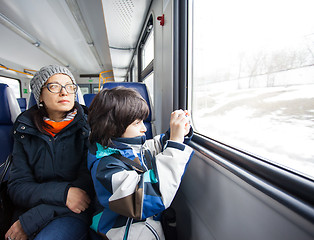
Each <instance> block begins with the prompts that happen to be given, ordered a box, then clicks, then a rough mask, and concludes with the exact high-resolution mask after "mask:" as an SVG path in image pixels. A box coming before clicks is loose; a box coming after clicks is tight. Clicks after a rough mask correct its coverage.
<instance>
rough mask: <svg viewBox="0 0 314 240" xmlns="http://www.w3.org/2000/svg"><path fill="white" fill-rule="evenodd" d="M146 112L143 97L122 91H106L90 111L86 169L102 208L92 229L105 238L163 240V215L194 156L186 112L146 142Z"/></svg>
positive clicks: (177, 113)
mask: <svg viewBox="0 0 314 240" xmlns="http://www.w3.org/2000/svg"><path fill="white" fill-rule="evenodd" d="M148 114H149V109H148V106H147V103H146V102H145V100H144V99H143V98H142V97H141V95H140V94H139V93H138V92H136V91H135V90H133V89H130V88H124V87H116V88H113V89H110V90H109V89H103V90H102V91H101V92H99V93H98V94H97V95H96V96H95V98H94V100H93V102H92V104H91V106H90V108H89V114H88V123H89V125H90V127H91V134H90V142H91V146H90V149H89V154H88V165H89V166H88V167H89V169H90V171H91V175H92V178H93V181H94V187H95V190H96V193H97V197H98V200H99V202H100V204H101V205H102V209H101V211H100V212H99V213H98V214H97V215H95V216H94V218H93V224H92V226H91V227H92V228H93V229H94V230H95V231H96V232H98V233H99V234H100V235H101V236H102V237H103V238H104V239H145V240H146V239H164V234H163V231H162V227H161V223H160V221H159V219H160V213H161V212H162V211H163V210H165V209H166V208H168V207H169V206H170V204H171V202H172V200H173V198H174V196H175V194H176V192H177V190H178V188H179V185H180V182H181V178H182V176H183V174H184V172H185V169H186V166H187V164H188V162H189V160H190V159H191V157H192V155H193V150H192V149H191V148H190V147H189V146H187V145H185V144H184V143H183V142H185V143H186V142H188V141H189V140H190V138H191V136H192V133H193V131H192V129H191V127H190V124H189V121H188V119H187V117H186V115H187V112H186V111H182V110H177V111H174V112H173V113H172V114H171V119H170V133H169V131H168V132H167V133H166V134H162V135H159V136H156V137H154V139H151V140H147V141H146V138H145V132H146V127H145V125H144V123H143V119H146V118H147V116H148ZM186 135H188V138H186V139H185V136H186ZM121 156H122V157H121ZM121 158H122V160H121ZM123 158H127V159H128V160H129V159H130V160H132V161H131V163H128V162H125V161H123ZM136 164H139V165H137V166H135V165H136Z"/></svg>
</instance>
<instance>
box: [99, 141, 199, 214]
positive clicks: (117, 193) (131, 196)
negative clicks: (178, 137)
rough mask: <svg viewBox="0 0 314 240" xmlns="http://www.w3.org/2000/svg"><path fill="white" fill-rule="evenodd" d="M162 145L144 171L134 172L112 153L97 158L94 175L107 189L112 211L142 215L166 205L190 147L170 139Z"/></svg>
mask: <svg viewBox="0 0 314 240" xmlns="http://www.w3.org/2000/svg"><path fill="white" fill-rule="evenodd" d="M159 139H160V138H159ZM154 144H157V143H154ZM157 145H158V144H157ZM166 145H167V146H166V148H165V149H164V151H162V152H160V153H159V154H157V155H156V157H155V158H156V164H153V165H154V167H153V169H151V170H148V171H146V172H145V173H138V172H136V171H135V170H133V169H132V168H131V167H130V166H127V165H126V164H124V163H123V162H122V161H120V160H118V159H115V158H113V157H107V158H105V159H101V160H99V161H100V162H99V164H98V166H97V171H96V179H97V181H99V182H101V184H102V185H103V186H104V187H105V188H106V190H107V191H109V192H110V193H111V196H110V197H109V200H108V201H109V208H110V209H111V210H112V211H114V212H117V213H119V214H121V215H123V216H127V217H132V218H135V219H145V218H148V217H151V216H153V215H155V214H158V213H160V212H162V211H163V210H164V209H165V208H167V207H168V206H169V205H170V203H171V201H172V199H173V198H174V196H175V194H176V191H177V189H178V187H179V185H180V182H181V178H182V175H183V173H184V170H185V168H186V165H187V163H188V162H189V160H190V158H191V156H192V152H193V150H192V149H191V148H190V147H188V146H186V145H184V144H180V143H175V142H170V141H167V143H166ZM159 146H161V144H160V143H159ZM155 150H156V152H157V149H155ZM154 168H156V169H154ZM158 168H161V169H158ZM160 172H161V174H160ZM161 178H164V179H161Z"/></svg>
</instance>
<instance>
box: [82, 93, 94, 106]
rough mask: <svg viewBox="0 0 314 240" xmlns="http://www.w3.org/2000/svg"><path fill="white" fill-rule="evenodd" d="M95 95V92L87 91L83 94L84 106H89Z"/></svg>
mask: <svg viewBox="0 0 314 240" xmlns="http://www.w3.org/2000/svg"><path fill="white" fill-rule="evenodd" d="M95 96H96V93H87V94H84V95H83V97H84V101H85V105H86V107H89V106H90V104H91V103H92V101H93V99H94V97H95Z"/></svg>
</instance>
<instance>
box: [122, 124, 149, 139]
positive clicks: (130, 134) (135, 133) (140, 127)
mask: <svg viewBox="0 0 314 240" xmlns="http://www.w3.org/2000/svg"><path fill="white" fill-rule="evenodd" d="M146 131H147V129H146V127H145V125H144V122H143V120H135V121H134V122H132V123H131V124H130V125H129V126H128V127H127V128H126V130H125V132H124V133H123V134H122V136H121V137H123V138H134V137H139V136H143V135H145V132H146Z"/></svg>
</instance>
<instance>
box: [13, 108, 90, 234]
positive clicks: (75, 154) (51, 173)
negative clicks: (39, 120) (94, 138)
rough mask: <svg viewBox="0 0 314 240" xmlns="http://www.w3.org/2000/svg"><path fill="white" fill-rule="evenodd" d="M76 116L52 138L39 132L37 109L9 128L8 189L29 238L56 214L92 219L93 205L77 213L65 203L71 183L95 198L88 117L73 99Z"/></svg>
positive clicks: (25, 114) (88, 221) (26, 112)
mask: <svg viewBox="0 0 314 240" xmlns="http://www.w3.org/2000/svg"><path fill="white" fill-rule="evenodd" d="M75 104H76V105H75V107H76V109H77V114H76V116H75V118H74V120H73V121H72V122H71V123H70V124H69V125H68V126H66V127H65V128H64V129H62V130H61V132H59V133H58V134H56V136H55V137H52V136H51V135H48V134H47V135H46V134H43V133H41V132H40V131H39V130H38V129H37V128H36V127H35V126H34V124H33V121H32V114H33V112H34V110H35V109H36V108H37V106H36V105H35V106H34V107H33V108H31V109H29V110H27V111H25V112H23V113H22V114H21V115H20V116H19V117H18V118H17V120H16V122H15V124H14V126H13V131H14V132H13V134H14V147H13V162H12V167H11V171H10V178H9V185H8V191H9V195H10V197H11V199H12V201H13V203H14V204H15V205H16V207H17V210H18V211H22V212H23V214H22V215H20V216H19V220H20V222H21V224H22V227H23V229H24V231H25V233H26V234H27V235H28V236H29V237H30V236H32V235H33V234H34V233H36V232H38V231H39V230H40V229H41V228H42V227H44V226H45V225H46V224H47V223H49V222H50V221H51V220H53V219H54V218H56V217H58V216H74V217H77V218H80V219H82V220H84V221H85V222H86V223H87V224H89V223H90V218H91V211H92V210H91V207H89V208H88V209H87V210H85V211H84V212H83V213H81V214H76V213H73V212H72V211H71V210H70V209H68V208H67V207H66V205H65V204H66V197H67V193H68V190H69V188H70V187H72V186H73V187H79V188H81V189H83V190H85V191H86V192H87V193H88V194H89V196H90V198H91V199H92V197H93V183H92V180H91V177H90V174H89V171H88V169H87V163H86V156H87V141H88V134H89V128H88V125H87V121H86V118H87V115H86V114H85V113H84V110H83V108H82V106H81V105H79V104H78V103H75Z"/></svg>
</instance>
